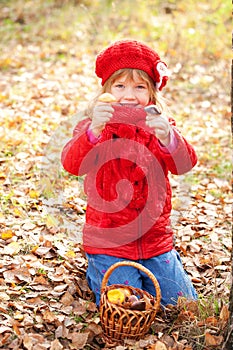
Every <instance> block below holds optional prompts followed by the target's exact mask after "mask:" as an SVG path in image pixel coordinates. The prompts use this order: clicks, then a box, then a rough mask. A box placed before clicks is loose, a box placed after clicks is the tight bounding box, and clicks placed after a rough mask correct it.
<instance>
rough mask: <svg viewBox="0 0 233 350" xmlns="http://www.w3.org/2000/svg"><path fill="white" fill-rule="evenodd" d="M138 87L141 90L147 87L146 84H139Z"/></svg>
mask: <svg viewBox="0 0 233 350" xmlns="http://www.w3.org/2000/svg"><path fill="white" fill-rule="evenodd" d="M137 88H138V89H139V90H141V89H142V90H143V89H146V87H145V85H138V86H137Z"/></svg>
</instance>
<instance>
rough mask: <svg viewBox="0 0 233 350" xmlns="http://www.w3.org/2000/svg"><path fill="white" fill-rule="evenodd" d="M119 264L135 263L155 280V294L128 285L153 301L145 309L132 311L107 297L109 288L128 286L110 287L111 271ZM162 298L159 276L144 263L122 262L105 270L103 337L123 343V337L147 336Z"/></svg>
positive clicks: (101, 314)
mask: <svg viewBox="0 0 233 350" xmlns="http://www.w3.org/2000/svg"><path fill="white" fill-rule="evenodd" d="M120 266H133V267H135V268H136V269H138V270H141V271H143V272H144V273H146V274H147V275H148V276H149V278H150V279H151V280H152V282H153V284H154V287H155V291H156V297H154V296H152V295H151V294H149V293H148V292H146V291H144V290H142V289H139V288H135V287H132V286H127V289H128V290H130V291H131V292H132V294H136V295H138V296H139V297H140V298H143V297H144V296H145V298H149V299H150V301H151V304H152V305H151V307H150V308H148V309H146V310H144V311H139V310H132V309H127V308H125V307H123V306H121V305H117V304H114V303H112V302H110V301H109V300H108V297H107V293H108V291H109V290H112V289H116V288H125V287H126V286H125V285H122V284H112V285H110V286H107V282H108V279H109V277H110V275H111V273H112V272H113V271H114V270H115V269H116V268H118V267H120ZM160 300H161V292H160V287H159V284H158V281H157V279H156V278H155V276H154V275H153V274H152V273H151V272H150V270H148V269H147V268H145V267H144V266H142V265H141V264H138V263H136V262H132V261H120V262H117V263H116V264H113V265H112V266H111V267H110V268H109V269H108V270H107V272H106V273H105V275H104V278H103V281H102V286H101V300H100V320H101V324H102V328H103V334H104V338H105V339H106V340H107V341H109V342H116V343H119V344H120V343H122V342H123V341H124V339H133V340H139V339H141V338H142V337H144V335H145V334H146V333H148V331H149V329H150V326H151V324H152V322H153V321H154V319H155V316H156V313H157V311H158V308H159V306H160Z"/></svg>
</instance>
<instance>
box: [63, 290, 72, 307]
mask: <svg viewBox="0 0 233 350" xmlns="http://www.w3.org/2000/svg"><path fill="white" fill-rule="evenodd" d="M73 302H74V298H73V297H72V295H71V294H70V293H69V292H66V293H65V294H64V295H63V296H62V298H61V303H62V304H63V305H65V306H69V305H71V304H72V303H73Z"/></svg>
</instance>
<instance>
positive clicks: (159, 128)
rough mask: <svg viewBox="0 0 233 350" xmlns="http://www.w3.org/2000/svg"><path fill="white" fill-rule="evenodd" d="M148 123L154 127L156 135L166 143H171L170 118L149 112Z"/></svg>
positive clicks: (165, 144)
mask: <svg viewBox="0 0 233 350" xmlns="http://www.w3.org/2000/svg"><path fill="white" fill-rule="evenodd" d="M146 125H147V126H149V127H150V128H152V129H154V133H155V136H156V137H157V139H159V141H160V142H161V143H162V144H163V145H164V146H168V145H169V143H170V130H171V126H170V124H169V121H168V119H167V118H166V117H165V116H164V115H162V114H149V113H148V114H147V117H146Z"/></svg>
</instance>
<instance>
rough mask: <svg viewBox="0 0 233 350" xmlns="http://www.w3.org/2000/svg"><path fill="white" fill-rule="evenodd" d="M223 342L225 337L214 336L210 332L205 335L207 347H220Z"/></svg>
mask: <svg viewBox="0 0 233 350" xmlns="http://www.w3.org/2000/svg"><path fill="white" fill-rule="evenodd" d="M222 342H223V336H221V335H213V334H211V333H209V332H208V331H207V332H206V333H205V345H207V346H218V345H221V344H222Z"/></svg>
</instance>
